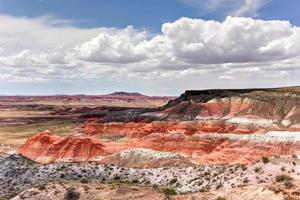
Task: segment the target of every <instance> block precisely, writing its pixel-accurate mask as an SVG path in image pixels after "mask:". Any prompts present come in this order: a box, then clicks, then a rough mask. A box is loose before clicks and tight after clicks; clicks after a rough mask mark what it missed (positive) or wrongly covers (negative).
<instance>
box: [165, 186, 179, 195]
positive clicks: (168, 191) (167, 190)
mask: <svg viewBox="0 0 300 200" xmlns="http://www.w3.org/2000/svg"><path fill="white" fill-rule="evenodd" d="M162 192H163V193H164V194H165V195H176V194H177V192H176V190H174V188H171V187H167V188H163V189H162Z"/></svg>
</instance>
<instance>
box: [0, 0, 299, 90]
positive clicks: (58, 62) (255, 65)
mask: <svg viewBox="0 0 300 200" xmlns="http://www.w3.org/2000/svg"><path fill="white" fill-rule="evenodd" d="M299 75H300V1H299V0H284V1H282V0H109V1H108V0H89V1H84V0H26V1H24V0H0V94H1V95H51V94H105V93H111V92H114V91H128V92H141V93H144V94H147V95H179V94H181V93H183V92H184V91H185V90H190V89H209V88H249V87H279V86H292V85H293V86H294V85H300V79H299Z"/></svg>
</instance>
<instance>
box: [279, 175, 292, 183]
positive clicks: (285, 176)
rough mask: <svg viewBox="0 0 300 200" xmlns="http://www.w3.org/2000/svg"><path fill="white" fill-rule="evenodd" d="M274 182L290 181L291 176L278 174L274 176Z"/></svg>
mask: <svg viewBox="0 0 300 200" xmlns="http://www.w3.org/2000/svg"><path fill="white" fill-rule="evenodd" d="M275 180H276V182H284V181H292V180H293V178H292V177H290V176H288V175H278V176H276V177H275Z"/></svg>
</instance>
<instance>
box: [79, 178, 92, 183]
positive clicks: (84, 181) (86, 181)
mask: <svg viewBox="0 0 300 200" xmlns="http://www.w3.org/2000/svg"><path fill="white" fill-rule="evenodd" d="M80 182H81V183H89V182H90V181H89V180H88V179H86V178H83V179H81V180H80Z"/></svg>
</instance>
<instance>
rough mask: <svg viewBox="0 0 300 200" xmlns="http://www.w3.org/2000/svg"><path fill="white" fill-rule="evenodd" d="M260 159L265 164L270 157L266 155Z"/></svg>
mask: <svg viewBox="0 0 300 200" xmlns="http://www.w3.org/2000/svg"><path fill="white" fill-rule="evenodd" d="M261 159H262V162H263V163H265V164H266V163H269V162H270V159H269V158H268V157H265V156H263V157H262V158H261Z"/></svg>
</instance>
